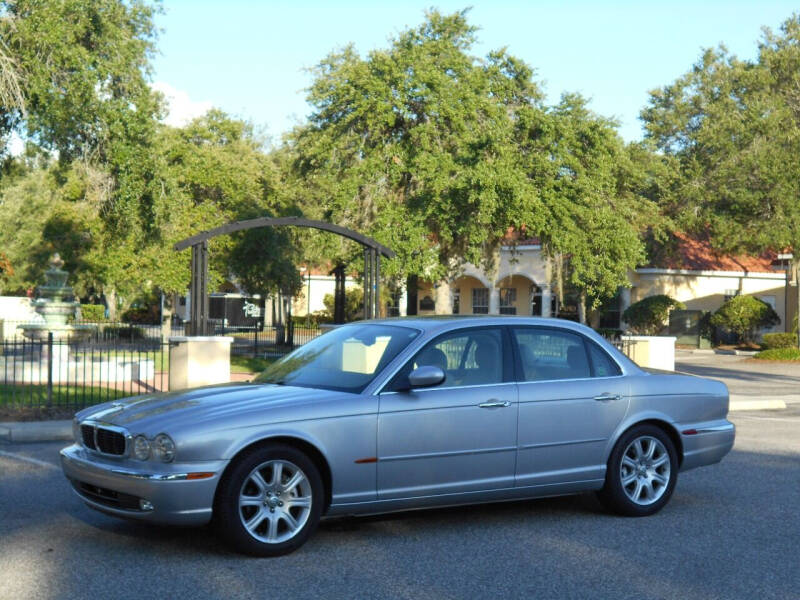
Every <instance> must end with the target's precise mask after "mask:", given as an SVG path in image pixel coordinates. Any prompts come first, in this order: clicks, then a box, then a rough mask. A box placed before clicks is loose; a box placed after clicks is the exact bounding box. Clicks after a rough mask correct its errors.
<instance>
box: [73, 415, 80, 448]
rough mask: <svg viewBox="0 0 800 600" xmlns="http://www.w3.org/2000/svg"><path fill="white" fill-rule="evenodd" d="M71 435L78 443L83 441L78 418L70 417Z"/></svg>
mask: <svg viewBox="0 0 800 600" xmlns="http://www.w3.org/2000/svg"><path fill="white" fill-rule="evenodd" d="M72 437H73V438H75V441H76V442H77V443H79V444H81V443H83V435H82V434H81V424H80V423H79V422H78V419H72Z"/></svg>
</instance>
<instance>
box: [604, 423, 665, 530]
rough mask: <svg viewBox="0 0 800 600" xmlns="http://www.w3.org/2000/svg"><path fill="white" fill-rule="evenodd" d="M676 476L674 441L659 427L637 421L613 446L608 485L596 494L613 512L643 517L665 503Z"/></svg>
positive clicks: (607, 474) (657, 509) (608, 470)
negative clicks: (639, 423)
mask: <svg viewBox="0 0 800 600" xmlns="http://www.w3.org/2000/svg"><path fill="white" fill-rule="evenodd" d="M677 479H678V455H677V452H676V451H675V444H673V442H672V440H671V439H670V438H669V436H668V435H667V434H666V433H664V431H663V430H661V429H660V428H658V427H656V426H654V425H638V426H636V427H633V428H632V429H630V430H629V431H627V432H626V433H625V434H624V435H623V436H622V437H621V438H620V439H619V441H618V442H617V444H616V446H614V450H613V451H612V452H611V456H610V457H609V459H608V466H607V469H606V482H605V485H604V486H603V489H602V490H600V491H599V492H598V494H597V496H598V498H599V499H600V501H601V502H602V503H603V504H604V505H605V506H606V507H608V508H609V509H611V510H613V511H614V512H617V513H619V514H622V515H626V516H631V517H644V516H647V515H652V514H654V513H656V512H658V511H659V510H661V509H662V508H663V507H664V505H665V504H666V503H667V502H668V501H669V498H670V496H672V491H673V490H674V489H675V483H676V481H677Z"/></svg>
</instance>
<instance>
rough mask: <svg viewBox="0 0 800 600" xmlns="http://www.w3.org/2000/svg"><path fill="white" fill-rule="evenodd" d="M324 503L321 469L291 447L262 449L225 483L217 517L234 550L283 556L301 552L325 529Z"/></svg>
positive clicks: (253, 452)
mask: <svg viewBox="0 0 800 600" xmlns="http://www.w3.org/2000/svg"><path fill="white" fill-rule="evenodd" d="M323 499H324V494H323V484H322V478H321V477H320V474H319V470H318V469H317V467H316V465H314V463H313V462H312V461H311V460H310V459H309V458H308V457H307V456H306V455H305V454H303V453H302V452H300V451H299V450H297V449H296V448H293V447H291V446H286V445H283V444H274V445H267V446H261V447H257V448H255V449H253V450H250V451H248V452H247V453H246V454H244V455H243V456H241V457H239V458H238V459H236V462H235V463H234V464H233V465H232V466H231V468H230V469H229V470H228V472H226V474H225V476H224V477H223V479H222V480H221V481H220V487H219V490H218V492H217V497H216V501H215V506H214V517H215V521H216V524H217V528H218V531H219V532H220V534H221V535H222V536H223V537H224V538H225V539H226V540H227V541H228V542H229V543H230V544H231V545H232V546H233V547H234V549H236V550H238V551H240V552H245V553H247V554H253V555H256V556H278V555H281V554H288V553H289V552H292V551H294V550H296V549H297V548H299V547H300V546H301V545H303V543H305V541H306V540H307V539H308V538H309V537H310V536H311V534H312V533H313V532H314V529H316V526H317V523H319V519H320V516H321V514H322V504H323V501H324V500H323Z"/></svg>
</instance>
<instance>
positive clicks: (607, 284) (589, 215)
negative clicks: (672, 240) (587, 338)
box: [519, 94, 658, 323]
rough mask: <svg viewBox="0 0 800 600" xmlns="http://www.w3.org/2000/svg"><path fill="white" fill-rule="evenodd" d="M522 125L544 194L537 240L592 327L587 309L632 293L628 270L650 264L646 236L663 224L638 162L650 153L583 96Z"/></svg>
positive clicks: (526, 153) (531, 168)
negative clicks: (623, 291) (632, 144)
mask: <svg viewBox="0 0 800 600" xmlns="http://www.w3.org/2000/svg"><path fill="white" fill-rule="evenodd" d="M534 110H535V109H534ZM527 112H529V113H530V112H531V111H530V109H527ZM521 122H524V123H525V128H524V129H523V130H522V131H521V132H520V133H519V137H520V148H521V149H522V152H521V158H522V160H524V161H525V164H526V165H527V170H528V172H529V173H530V175H531V176H532V177H533V178H534V180H535V181H536V185H537V187H538V188H539V190H540V194H541V202H540V206H541V211H542V214H543V225H542V228H541V230H540V231H538V232H537V233H538V235H539V237H540V238H541V240H542V243H543V248H544V250H545V252H546V253H547V254H548V255H549V256H550V257H551V258H552V259H553V262H554V264H555V265H556V271H557V272H556V280H557V287H558V293H559V294H563V292H564V288H565V287H572V288H574V289H576V290H577V291H578V293H579V295H580V303H579V310H580V312H579V317H580V320H581V322H582V323H585V322H586V310H587V308H592V307H596V306H597V305H598V304H600V302H602V301H603V300H605V299H607V298H610V297H612V296H614V295H615V294H616V293H617V290H618V289H619V288H620V287H621V286H627V285H628V270H631V269H634V268H636V267H637V266H638V265H639V264H641V263H642V262H644V260H645V248H644V243H643V241H642V237H641V234H642V233H643V232H644V231H645V230H647V228H648V227H652V226H653V225H654V224H655V223H657V221H658V215H657V209H656V205H655V204H654V203H653V202H652V201H651V200H649V199H648V198H647V197H646V196H645V195H644V194H643V192H644V191H645V188H646V186H648V185H650V183H649V182H648V180H647V177H646V175H645V172H644V171H643V169H645V166H646V165H643V163H642V159H641V157H639V156H636V154H635V153H636V152H638V154H640V155H641V154H642V150H641V149H639V148H631V149H629V148H627V147H626V146H625V144H624V143H623V141H622V139H621V138H620V137H619V135H618V134H617V131H616V127H617V125H616V123H615V122H614V121H611V120H609V119H606V118H603V117H601V116H599V115H596V114H594V113H593V112H591V111H590V110H589V109H588V108H587V103H586V100H585V99H584V98H582V97H580V96H578V95H575V94H566V95H564V96H563V97H562V99H561V102H560V103H559V104H558V105H556V106H554V107H552V108H551V109H549V110H548V111H547V114H538V115H536V114H533V115H530V116H529V117H528V118H527V119H524V120H521ZM565 257H566V258H565ZM561 265H564V268H563V270H562V268H561ZM562 271H563V272H562Z"/></svg>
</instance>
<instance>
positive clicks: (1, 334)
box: [0, 319, 186, 342]
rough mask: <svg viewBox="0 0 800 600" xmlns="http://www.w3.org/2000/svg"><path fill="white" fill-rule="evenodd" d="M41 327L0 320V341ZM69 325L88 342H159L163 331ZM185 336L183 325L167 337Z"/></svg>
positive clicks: (109, 324)
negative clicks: (34, 327)
mask: <svg viewBox="0 0 800 600" xmlns="http://www.w3.org/2000/svg"><path fill="white" fill-rule="evenodd" d="M32 324H33V325H41V324H43V321H41V322H37V321H9V320H6V319H3V320H0V341H11V340H22V339H25V335H24V333H23V332H24V327H25V326H26V325H32ZM70 325H75V326H77V328H78V329H81V330H82V335H81V337H82V338H83V339H85V340H89V341H108V340H120V341H123V342H125V341H127V342H135V341H141V340H154V339H155V340H160V339H161V338H162V336H163V334H164V329H162V327H161V325H158V324H149V323H123V322H115V321H74V322H70ZM175 335H186V330H185V327H184V325H174V324H173V325H171V327H170V328H169V331H168V334H167V337H170V336H175Z"/></svg>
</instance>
